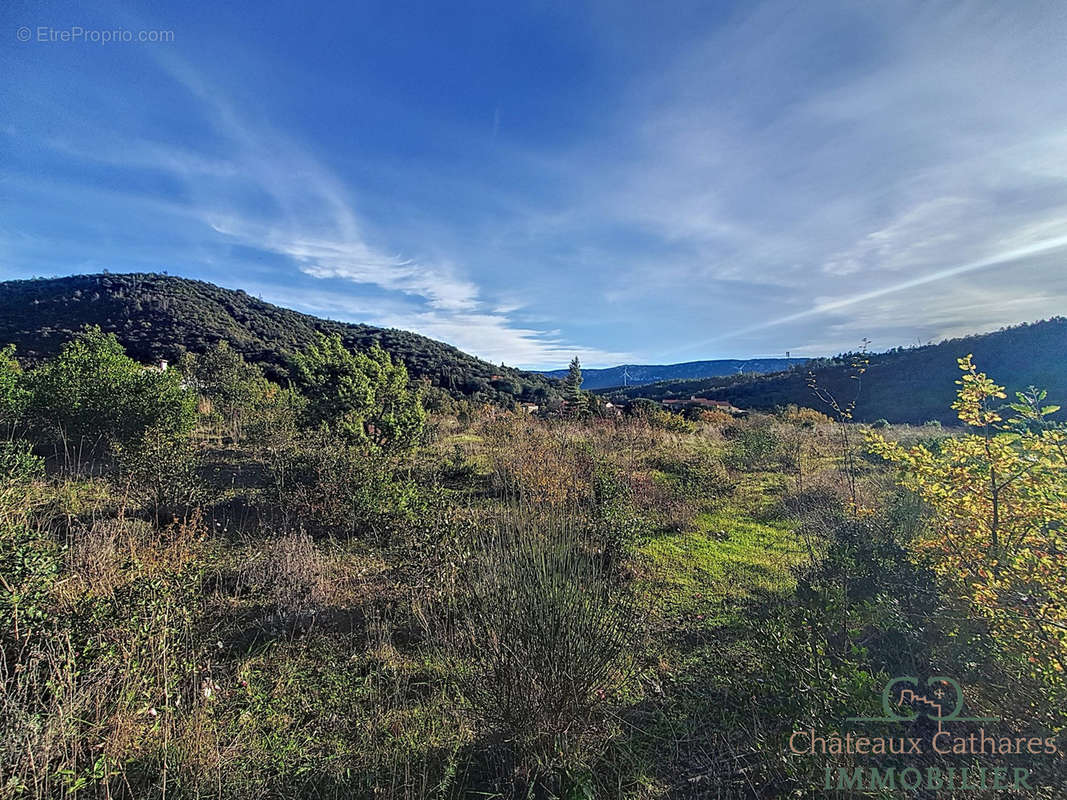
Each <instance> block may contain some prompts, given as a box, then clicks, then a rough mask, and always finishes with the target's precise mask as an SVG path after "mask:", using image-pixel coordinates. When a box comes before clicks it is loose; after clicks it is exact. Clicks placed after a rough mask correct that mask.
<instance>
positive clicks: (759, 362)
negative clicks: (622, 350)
mask: <svg viewBox="0 0 1067 800" xmlns="http://www.w3.org/2000/svg"><path fill="white" fill-rule="evenodd" d="M807 360H808V359H806V358H750V359H746V360H742V359H735V358H725V359H718V360H715V361H686V362H684V363H681V364H623V365H621V366H618V367H606V368H604V369H582V377H583V378H584V379H585V380H584V382H583V383H582V387H583V388H585V389H606V388H609V387H612V386H623V385H629V386H640V385H642V384H646V383H657V382H659V381H672V380H688V379H696V378H715V377H723V376H727V375H737V374H738V373H742V372H760V373H763V372H779V371H781V370H784V369H788V368H789V367H791V366H793V365H795V364H803V363H806V362H807ZM542 374H544V375H548V376H549V377H550V378H566V377H567V370H565V369H556V370H552V371H550V372H544V373H542Z"/></svg>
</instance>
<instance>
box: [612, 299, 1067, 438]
mask: <svg viewBox="0 0 1067 800" xmlns="http://www.w3.org/2000/svg"><path fill="white" fill-rule="evenodd" d="M968 353H973V354H974V361H975V364H976V365H977V367H978V369H979V370H980V371H982V372H986V373H987V374H989V376H990V377H992V378H993V379H994V380H995V381H996V382H997V383H999V384H1002V385H1005V386H1007V388H1008V391H1009V393H1012V392H1015V391H1019V390H1023V389H1026V388H1027V387H1028V386H1030V385H1034V386H1037V387H1040V388H1045V389H1047V390H1048V396H1049V402H1050V403H1056V404H1060V405H1064V406H1067V318H1064V317H1054V318H1053V319H1050V320H1046V321H1042V322H1035V323H1031V324H1024V325H1018V326H1016V327H1012V328H1006V329H1004V330H1000V331H996V332H995V333H987V334H980V335H975V336H966V337H963V338H959V339H949V340H946V341H943V342H940V343H939V344H934V345H926V346H923V347H914V348H907V349H896V350H891V351H889V352H887V353H878V354H872V355H870V356H869V359H870V365H869V367H868V369H867V371H866V373H865V374H864V375H863V376H862V378H861V381H860V383H859V390H860V391H859V399H858V402H857V407H856V417H857V419H859V420H861V421H868V422H871V421H874V420H877V419H886V420H888V421H890V422H911V423H921V422H925V421H927V420H931V419H937V420H940V421H942V422H945V423H952V422H956V421H957V420H956V419H955V417H954V416H953V412H952V411H951V410H949V406H950V405H951V403H952V401H953V398H954V394H955V390H956V388H957V387H956V385H955V381H956V380H958V379H959V376H960V371H959V368H958V366H957V363H956V359H957V358H959V357H961V356H964V355H967V354H968ZM852 360H853V358H852V357H851V356H849V355H843V356H839V357H837V358H834V359H819V360H813V361H810V362H808V363H807V364H806V365H803V366H797V367H792V368H791V369H790V370H788V371H785V372H779V373H774V374H770V375H748V374H745V375H738V376H735V377H732V378H710V379H705V380H694V381H669V382H665V383H656V384H651V385H648V386H640V387H631V388H629V389H626V390H617V391H614V392H611V393H610V394H611V396H612V397H617V398H630V399H632V398H636V397H650V398H653V399H657V400H660V399H663V398H665V397H689V396H691V395H694V394H695V395H699V396H702V397H708V398H712V399H716V400H728V401H730V402H731V403H733V404H734V405H735V406H737V407H739V408H752V409H773V408H775V407H776V406H784V405H788V404H789V403H796V404H797V405H802V406H812V407H815V408H818V407H819V401H818V400H817V399H816V398H815V397H813V395H812V391H811V389H810V387H809V386H808V373H809V371H811V372H813V373H814V375H815V379H816V381H817V382H818V384H819V386H822V387H825V388H828V389H829V390H830V391H832V392H833V393H834V394H835V395H836V396H837V397H838V398H840V399H842V400H843V401H844V400H848V399H850V398H851V397H852V396H853V395H854V394H855V392H856V381H853V380H851V379H850V377H849V375H850V374H851V370H850V368H849V367H850V364H851V362H852ZM1009 397H1012V398H1013V397H1014V395H1012V394H1009ZM1061 416H1062V412H1061Z"/></svg>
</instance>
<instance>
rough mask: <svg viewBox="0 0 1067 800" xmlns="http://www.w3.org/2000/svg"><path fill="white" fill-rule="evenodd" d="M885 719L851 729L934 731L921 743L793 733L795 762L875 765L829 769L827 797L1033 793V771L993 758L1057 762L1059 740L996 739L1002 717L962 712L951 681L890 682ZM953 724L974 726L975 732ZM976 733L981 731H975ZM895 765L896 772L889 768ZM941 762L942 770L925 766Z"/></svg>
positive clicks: (857, 721) (907, 678)
mask: <svg viewBox="0 0 1067 800" xmlns="http://www.w3.org/2000/svg"><path fill="white" fill-rule="evenodd" d="M881 706H882V714H881V715H880V716H875V717H849V718H848V719H847V720H846V722H847V723H848V724H849V725H851V726H863V725H869V724H881V725H883V726H885V725H907V726H908V730H907V732H906V733H907V734H911V733H912V732H913V731H914V730H922V729H924V728H926V729H930V728H932V727H933V726H931V725H929V724H923V723H922V722H921V720H922V719H923V718H925V719H926V720H929V721H930V722H932V723H934V725H935V726H936V729H934V730H931V731H928V732H926V733H920V735H918V736H912V735H899V736H895V735H866V734H863V733H856V732H855V731H851V730H850V731H848V732H846V733H845V734H844V735H842V734H841V733H839V732H837V731H833V732H830V733H828V734H820V733H819V732H817V731H816V730H815V729H814V728H809V729H808V730H801V731H794V732H793V734H792V736H790V738H789V750H790V753H791V754H792V755H824V756H848V757H850V760H851V761H855V760H857V759H864V758H869V759H873V760H875V763H874V764H871V765H869V766H868V765H865V764H860V765H858V766H852V765H851V764H850V765H849V766H833V765H826V766H825V767H824V769H823V781H822V788H823V789H826V790H835V789H836V790H848V789H853V790H863V789H867V790H877V789H888V790H891V791H901V790H903V791H918V790H933V791H984V792H988V791H990V790H993V791H1021V790H1030V791H1033V787H1032V786H1031V784H1030V783H1029V780H1030V776H1031V770H1030V768H1029V767H1025V766H1017V765H1014V764H1013V765H1011V766H1008V765H1005V764H997V763H991V762H989V761H988V759H989V758H990V757H995V756H1026V755H1030V756H1039V755H1040V756H1053V755H1055V754H1056V753H1057V752H1058V747H1057V743H1056V739H1055V737H1052V736H1049V737H1039V736H1007V735H1003V734H1001V733H999V732H991V731H990V730H988V729H987V728H986V725H987V724H989V723H995V722H999V721H1000V720H999V718H997V717H976V716H968V715H966V714H965V712H964V696H963V690H962V689H961V688H960V685H959V683H958V682H957V681H956V680H955V679H954V678H950V677H947V676H944V675H938V676H934V677H932V678H929V679H927V680H926V681H925V683H924V682H922V681H920V680H919V679H918V678H917V677H915V676H912V675H904V676H900V677H896V678H892V679H890V680H889V681H888V682H887V683H886V684H885V687H884V688H883V689H882V695H881ZM953 723H971V725H970V726H969V728H971V729H970V730H962V729H960V728H959V727H955V728H954V727H953V725H952V724H953ZM974 725H977V726H978V727H977V730H974V729H973V726H974ZM909 758H913V759H917V760H920V759H921V760H922V761H923V764H922V766H918V765H914V764H913V765H907V759H909ZM887 759H892V760H894V762H895V763H894V764H893V765H892V766H889V765H887V764H886V763H884V762H885V761H886V760H887ZM931 759H940V760H941V763H940V764H939V765H938V766H931V765H928V764H927V763H925V762H928V761H929V760H931ZM945 761H966V762H967V764H968V765H967V766H947V765H945V763H944V762H945Z"/></svg>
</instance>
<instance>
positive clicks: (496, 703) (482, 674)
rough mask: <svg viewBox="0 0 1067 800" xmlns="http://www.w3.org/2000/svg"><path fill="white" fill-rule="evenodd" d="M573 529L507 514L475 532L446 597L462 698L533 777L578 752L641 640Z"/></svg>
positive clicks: (620, 598) (601, 562)
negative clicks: (464, 569) (458, 579)
mask: <svg viewBox="0 0 1067 800" xmlns="http://www.w3.org/2000/svg"><path fill="white" fill-rule="evenodd" d="M580 539H581V537H580V534H579V532H578V531H577V530H576V529H575V527H574V526H573V525H572V524H570V523H569V522H567V521H566V520H565V519H548V520H535V519H534V518H532V517H525V516H516V517H512V518H510V519H508V520H507V521H505V522H503V523H501V524H500V525H499V526H498V527H497V529H496V530H494V531H493V532H491V533H488V534H483V535H482V536H480V537H478V538H477V539H476V541H475V551H474V555H473V557H472V559H471V561H470V563H469V565H468V574H467V575H466V580H465V581H463V582H462V583H461V584H460V587H461V590H462V593H458V594H457V595H456V596H454V598H453V601H452V604H451V605H450V607H449V608H448V609H447V611H448V617H449V618H450V624H449V626H448V628H447V633H446V637H445V641H444V644H445V645H446V647H447V648H448V649H447V651H446V654H450V655H451V656H452V657H455V656H456V655H458V656H459V657H460V658H461V659H462V662H463V663H462V665H460V666H459V667H458V668H457V672H456V677H457V680H458V681H459V684H460V690H461V694H462V696H463V698H464V700H465V701H466V705H467V707H468V709H469V710H470V712H471V713H472V714H473V716H474V717H475V718H476V720H477V721H478V722H479V723H480V724H481V725H482V726H483V727H484V728H487V729H488V731H487V732H494V733H496V734H497V735H498V736H501V737H502V738H503V741H504V742H505V743H506V746H507V748H508V750H509V751H510V752H511V753H512V754H513V755H514V756H515V758H516V759H517V761H518V766H519V767H520V769H521V771H523V772H525V773H526V774H527V775H528V776H529V777H530V779H531V780H534V781H536V780H537V777H538V776H542V777H543V776H544V775H546V774H547V773H549V772H551V771H552V770H553V769H556V768H559V767H561V766H564V765H563V764H562V763H561V754H562V755H563V759H567V758H573V757H576V756H577V754H578V753H579V752H580V749H581V744H582V740H583V737H584V735H585V734H586V733H587V732H588V730H589V728H590V726H591V725H592V723H593V722H594V720H595V719H596V717H597V712H598V710H599V709H600V708H601V707H602V706H603V705H604V703H605V701H606V698H607V697H608V696H610V694H611V693H612V692H613V691H615V690H616V689H618V688H619V687H620V686H621V685H623V683H624V682H625V680H626V678H627V676H628V674H629V672H628V668H629V667H630V666H632V665H631V662H630V658H631V656H632V654H633V653H635V652H636V651H637V646H638V643H639V642H640V640H641V634H640V631H641V625H640V621H641V615H640V614H639V613H638V609H637V607H636V605H635V603H634V601H633V600H632V599H631V597H630V595H629V593H628V592H627V591H626V588H625V587H624V586H623V585H622V584H621V583H620V581H619V579H618V578H617V576H616V575H614V574H612V573H611V571H610V570H609V569H608V567H607V566H606V563H605V559H604V558H603V557H602V556H598V555H596V554H592V553H590V552H588V551H587V550H585V549H584V548H583V547H582V546H581V544H580Z"/></svg>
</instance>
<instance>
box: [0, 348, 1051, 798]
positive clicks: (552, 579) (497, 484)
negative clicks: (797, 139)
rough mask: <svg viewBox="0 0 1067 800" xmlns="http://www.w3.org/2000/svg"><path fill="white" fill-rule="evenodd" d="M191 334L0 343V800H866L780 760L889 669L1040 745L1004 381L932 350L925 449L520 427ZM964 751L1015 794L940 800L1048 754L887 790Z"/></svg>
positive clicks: (418, 393)
mask: <svg viewBox="0 0 1067 800" xmlns="http://www.w3.org/2000/svg"><path fill="white" fill-rule="evenodd" d="M155 335H158V331H157V333H156V334H155ZM205 344H206V346H205V347H204V348H203V350H202V352H200V353H198V354H188V353H187V354H186V355H184V356H183V357H181V358H180V359H179V360H178V362H177V363H176V364H174V365H172V366H171V368H170V369H168V370H165V371H159V370H155V369H146V368H145V367H144V366H142V365H141V364H139V363H137V362H136V361H135V360H133V359H131V358H130V357H129V355H128V354H127V353H126V352H125V351H124V348H123V346H122V344H121V343H120V341H119V340H118V339H116V338H115V337H114V336H113V335H110V334H108V333H107V332H104V331H101V330H99V329H93V330H88V331H85V332H82V333H76V334H75V335H73V336H72V337H69V338H68V339H67V341H66V342H65V343H63V344H62V346H61V347H60V346H57V347H56V348H54V349H53V350H54V352H53V351H50V352H52V355H51V356H50V357H49V358H46V359H36V360H35V361H34V363H33V365H32V366H26V367H25V368H24V367H22V366H20V364H19V362H18V360H17V356H18V355H19V353H18V351H17V350H13V349H11V348H8V349H7V350H5V351H3V353H2V357H0V425H2V426H3V433H4V436H3V441H2V442H0V471H2V483H0V577H2V584H0V647H2V659H0V686H2V694H0V765H2V767H0V797H3V798H43V797H56V798H58V797H64V798H165V797H169V798H249V800H251V799H252V798H256V799H257V800H261V799H262V798H338V799H340V798H362V797H365V798H461V797H470V798H493V797H497V798H667V797H676V798H689V797H692V798H696V797H702V798H823V797H850V798H851V797H888V796H899V795H898V794H890V793H888V792H887V791H886V790H884V789H879V788H877V787H874V788H871V787H868V786H867V784H863V785H860V786H855V785H851V784H849V786H850V787H851V788H848V789H847V790H842V791H837V790H836V789H837V786H838V784H837V783H836V781H837V780H838V778H837V777H834V778H833V781H835V783H834V784H833V787H832V788H833V789H834V790H833V791H829V790H827V789H826V788H825V781H827V780H830V779H829V778H827V777H826V775H828V774H830V772H828V771H833V770H836V769H837V768H838V767H842V768H845V770H846V773H847V772H848V770H851V769H852V768H854V767H857V766H862V765H864V764H866V763H868V762H866V761H865V760H864V759H865V757H864V756H861V755H857V754H856V753H854V752H852V753H846V752H837V753H815V754H810V753H797V752H795V751H794V750H791V742H792V741H793V734H794V732H795V731H808V730H812V731H817V732H819V733H820V734H822V735H829V734H830V733H831V732H834V731H840V732H841V735H842V736H843V735H844V732H845V730H846V729H847V728H848V725H849V723H848V722H847V720H848V719H849V718H850V717H872V716H877V715H878V714H879V713H880V710H881V708H882V706H881V701H880V697H881V692H882V688H883V686H884V685H885V684H886V682H887V680H889V679H890V678H892V677H894V676H901V675H914V676H923V677H929V676H937V675H942V676H944V675H947V676H952V677H953V678H954V679H955V680H956V681H958V682H959V684H960V685H961V686H962V687H963V690H964V693H965V695H966V703H967V708H968V711H969V712H971V715H972V716H976V717H995V718H998V719H999V722H996V723H984V724H985V725H986V726H987V727H990V728H991V727H993V726H994V725H995V726H996V727H997V728H998V729H1000V730H1003V731H1007V732H1010V733H1005V734H1004V735H1005V736H1012V737H1040V738H1041V739H1042V740H1044V739H1045V738H1046V737H1051V738H1052V739H1053V740H1058V741H1060V742H1062V732H1063V730H1064V724H1065V721H1067V714H1065V705H1064V700H1065V693H1064V672H1063V667H1064V659H1065V657H1067V651H1065V636H1064V631H1065V630H1067V617H1065V600H1067V598H1065V597H1064V585H1065V583H1067V581H1065V580H1064V578H1065V573H1067V569H1065V558H1067V555H1065V554H1067V542H1065V540H1064V536H1065V530H1067V528H1065V526H1064V523H1065V521H1067V520H1065V517H1067V512H1065V509H1067V505H1065V498H1067V461H1065V456H1064V448H1065V434H1064V431H1063V430H1062V428H1060V427H1058V426H1057V425H1056V424H1054V423H1051V422H1049V419H1050V416H1051V415H1052V413H1053V409H1051V405H1052V401H1051V400H1046V399H1045V398H1044V397H1042V396H1041V395H1040V393H1033V394H1030V395H1026V396H1024V397H1019V398H1016V397H1011V398H1008V397H1006V396H1005V394H1006V393H1003V392H1001V391H1000V390H999V388H998V387H997V386H996V385H995V384H993V383H992V382H991V381H989V380H988V379H986V378H985V376H984V375H982V374H981V373H980V372H978V371H977V369H975V368H974V367H973V366H972V365H971V364H970V363H969V362H967V361H965V362H963V363H962V364H961V365H959V366H957V368H956V370H955V374H954V375H952V376H950V378H949V389H950V392H949V394H950V396H951V389H952V388H953V387H952V381H953V380H957V379H959V380H960V381H961V383H960V385H958V386H956V387H955V388H956V389H957V390H958V391H959V395H958V397H957V399H956V404H957V406H956V408H955V413H956V415H957V427H954V428H947V427H941V426H938V425H931V426H926V427H908V426H888V425H882V424H879V425H878V426H864V425H860V424H858V423H856V422H854V421H853V418H852V417H853V412H854V408H855V403H854V397H855V394H854V391H852V390H853V388H854V387H853V386H850V387H849V388H850V393H849V394H848V395H847V396H842V395H841V394H837V395H834V394H832V393H831V392H829V391H828V390H826V389H824V388H820V387H816V389H817V394H812V395H809V396H808V398H807V400H808V402H807V403H805V404H801V405H792V406H786V407H784V408H782V409H780V410H778V411H776V412H774V413H751V414H749V415H747V416H744V417H734V416H731V415H728V414H725V413H721V412H717V411H707V410H704V411H699V412H693V413H690V414H688V415H687V416H683V415H679V414H674V413H671V412H668V411H666V410H664V409H662V408H659V407H657V406H655V405H654V404H649V403H637V404H635V405H633V406H632V407H630V408H629V409H628V410H627V412H626V413H625V414H622V415H616V414H615V413H614V409H610V408H607V409H605V408H604V407H603V406H599V405H597V404H595V403H589V402H587V401H588V400H589V398H588V397H587V396H585V395H584V394H583V393H582V392H581V390H580V388H579V384H577V382H575V381H572V382H571V384H570V385H569V386H568V387H566V394H567V404H566V406H565V408H564V412H563V413H562V414H560V415H554V416H550V417H544V418H540V417H534V416H530V415H528V414H525V413H522V412H521V411H514V410H506V409H504V408H501V407H500V406H498V405H489V404H486V403H483V402H477V401H473V400H466V399H458V400H453V401H450V402H449V403H444V402H438V403H436V405H435V406H434V410H433V411H428V410H427V409H426V407H425V403H424V399H423V396H422V391H423V388H422V387H423V384H422V383H421V382H419V381H417V380H413V375H412V373H409V371H408V370H407V369H406V368H405V367H404V366H403V365H402V364H401V363H400V362H399V361H397V360H395V359H394V358H393V357H391V356H390V355H389V354H388V353H387V352H385V351H383V350H381V349H378V348H372V349H363V348H354V347H351V345H350V343H349V342H348V341H347V340H342V339H341V338H338V337H333V338H330V337H317V336H313V337H311V338H310V340H309V341H307V342H306V343H303V344H300V345H299V346H298V343H296V342H294V343H293V348H294V350H293V354H292V355H293V357H292V359H291V361H290V362H289V366H288V370H287V374H288V376H289V378H290V379H291V383H287V385H286V386H285V387H284V388H283V387H282V386H280V385H278V384H275V383H272V382H270V381H268V380H267V379H266V378H265V377H264V375H263V372H262V370H261V369H260V368H259V367H258V366H257V365H255V364H251V363H249V362H248V361H247V360H246V359H245V358H243V357H242V354H241V353H242V351H241V350H239V349H238V347H237V344H236V343H235V344H234V346H233V347H230V346H227V345H226V344H214V343H205ZM243 352H245V353H246V354H247V352H248V351H247V350H244V351H243ZM268 360H269V359H268ZM977 366H978V368H986V369H990V371H991V372H993V377H994V378H995V377H996V374H995V369H993V367H994V366H1000V365H987V364H983V363H981V362H979V363H978V365H977ZM960 367H962V369H961V368H960ZM855 377H856V380H855V381H853V384H861V383H862V381H863V380H864V375H862V374H859V373H857V374H856V376H855ZM950 402H951V400H950ZM1008 402H1011V403H1013V404H1014V407H1012V408H1005V407H1004V406H1005V404H1006V403H1008ZM804 406H814V407H817V410H816V409H815V408H807V407H804ZM995 409H1001V410H1000V411H997V410H995ZM933 724H934V723H932V722H931V721H930V720H929V718H928V717H917V718H915V719H910V720H909V721H906V722H898V723H868V724H867V725H866V728H865V730H866V731H867V733H868V735H872V736H873V735H875V733H877V731H878V730H882V731H883V734H884V733H887V732H890V733H892V734H893V735H894V736H904V735H906V734H907V735H911V736H914V737H917V736H920V735H921V734H923V732H924V731H925V732H927V733H928V732H929V731H930V730H931V727H930V726H932V725H933ZM955 724H956V725H958V726H959V728H958V729H959V730H960V731H961V732H972V731H974V730H975V729H976V726H977V723H966V722H957V723H955ZM934 730H936V728H934ZM1057 737H1059V738H1058V739H1057ZM898 761H899V759H898ZM976 763H981V764H984V765H987V766H990V767H991V768H992V767H993V766H1006V767H1009V768H1014V767H1019V768H1024V769H1026V770H1028V775H1029V778H1028V780H1029V784H1028V785H1029V786H1032V787H1034V788H1033V790H1032V791H1023V792H1019V793H1014V794H1013V793H1010V792H1009V793H1005V792H1004V791H993V790H992V789H990V790H988V791H977V792H969V793H968V795H967V796H970V797H1005V796H1020V797H1040V798H1049V799H1050V800H1051V798H1056V797H1062V787H1063V786H1064V785H1067V769H1065V764H1064V758H1063V755H1062V752H1059V751H1057V752H1054V753H1044V752H1043V753H1042V754H1040V755H1031V754H1017V753H1016V754H1003V755H996V756H973V755H962V754H956V755H953V754H948V755H941V754H937V753H926V754H925V755H923V756H913V757H911V759H910V760H909V761H908V762H907V766H914V767H916V768H922V769H924V770H925V769H936V770H942V772H941V773H939V774H945V773H944V770H947V769H948V768H949V767H952V768H957V767H962V766H967V765H970V766H974V765H975V764H976ZM833 774H834V775H835V776H836V774H837V773H836V772H834V773H833ZM1009 774H1010V770H1009ZM915 796H934V795H933V794H927V795H923V794H919V795H915ZM946 796H947V795H946Z"/></svg>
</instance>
